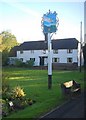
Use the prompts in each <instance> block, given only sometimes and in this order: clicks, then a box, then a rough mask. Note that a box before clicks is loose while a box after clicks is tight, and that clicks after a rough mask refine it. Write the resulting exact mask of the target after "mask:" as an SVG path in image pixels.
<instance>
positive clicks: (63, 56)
mask: <svg viewBox="0 0 86 120" xmlns="http://www.w3.org/2000/svg"><path fill="white" fill-rule="evenodd" d="M40 57H48V51H47V50H46V53H45V54H44V53H43V50H34V53H31V50H28V51H23V53H22V54H20V51H17V58H18V59H20V58H23V62H26V61H27V60H30V58H35V64H34V65H36V66H39V65H40ZM52 58H59V59H60V63H67V58H73V63H74V62H78V61H77V58H78V50H76V49H74V50H73V52H72V53H67V50H66V49H63V50H58V54H53V50H52ZM47 62H48V58H44V65H47Z"/></svg>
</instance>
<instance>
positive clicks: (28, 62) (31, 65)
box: [26, 60, 34, 67]
mask: <svg viewBox="0 0 86 120" xmlns="http://www.w3.org/2000/svg"><path fill="white" fill-rule="evenodd" d="M26 65H27V67H33V65H34V60H28V61H26Z"/></svg>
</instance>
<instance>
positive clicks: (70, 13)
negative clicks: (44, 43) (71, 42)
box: [0, 0, 84, 43]
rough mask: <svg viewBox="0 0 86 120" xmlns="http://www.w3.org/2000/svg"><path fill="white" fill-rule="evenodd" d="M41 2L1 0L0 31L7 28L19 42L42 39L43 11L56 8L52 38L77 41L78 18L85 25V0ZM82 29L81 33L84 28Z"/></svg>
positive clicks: (36, 0)
mask: <svg viewBox="0 0 86 120" xmlns="http://www.w3.org/2000/svg"><path fill="white" fill-rule="evenodd" d="M40 1H41V2H40ZM40 1H39V0H35V2H34V0H33V1H29V0H0V33H1V32H2V31H3V30H8V31H10V32H11V33H12V34H14V35H15V36H16V38H17V41H18V42H19V43H22V42H24V41H33V40H43V39H44V35H43V32H42V28H41V20H42V17H43V14H46V13H47V12H48V11H49V9H50V10H51V11H52V12H54V11H56V12H57V13H58V18H59V26H58V30H57V32H56V34H54V35H53V38H56V39H61V38H71V37H73V38H74V37H75V38H76V39H78V40H80V22H81V21H82V26H84V0H81V1H79V0H74V2H73V0H72V1H70V2H67V1H66V2H59V1H58V0H57V1H56V0H55V1H54V0H53V1H52V0H48V1H47V2H46V1H45V0H43V1H42V0H40ZM60 1H61V0H60ZM82 32H84V31H83V29H82Z"/></svg>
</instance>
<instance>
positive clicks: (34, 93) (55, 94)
mask: <svg viewBox="0 0 86 120" xmlns="http://www.w3.org/2000/svg"><path fill="white" fill-rule="evenodd" d="M3 73H6V74H7V75H8V76H9V80H8V82H9V84H10V86H11V87H15V86H17V85H19V86H21V87H22V88H24V91H25V93H26V96H27V97H28V98H31V99H34V100H36V103H35V104H33V105H32V106H28V107H26V108H25V109H24V110H20V111H18V112H14V113H13V114H11V115H9V116H8V117H7V118H37V117H39V116H41V115H44V114H45V113H46V112H48V111H50V110H51V109H53V108H55V107H56V106H58V105H60V104H62V103H63V102H64V101H65V100H64V99H63V96H62V94H61V88H60V84H61V83H63V82H65V81H69V80H73V79H74V80H76V81H77V82H79V83H81V87H82V88H83V86H84V80H83V79H84V78H83V76H84V75H83V72H82V73H80V72H79V71H56V70H54V71H53V76H52V89H51V90H49V89H48V75H47V70H29V69H26V68H12V67H11V68H9V67H8V68H7V67H6V68H3Z"/></svg>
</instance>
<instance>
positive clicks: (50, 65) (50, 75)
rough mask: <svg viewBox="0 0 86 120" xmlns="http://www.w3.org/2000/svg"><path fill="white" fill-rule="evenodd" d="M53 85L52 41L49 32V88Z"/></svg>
mask: <svg viewBox="0 0 86 120" xmlns="http://www.w3.org/2000/svg"><path fill="white" fill-rule="evenodd" d="M51 87H52V43H51V38H50V33H48V88H49V89H50V88H51Z"/></svg>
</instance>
